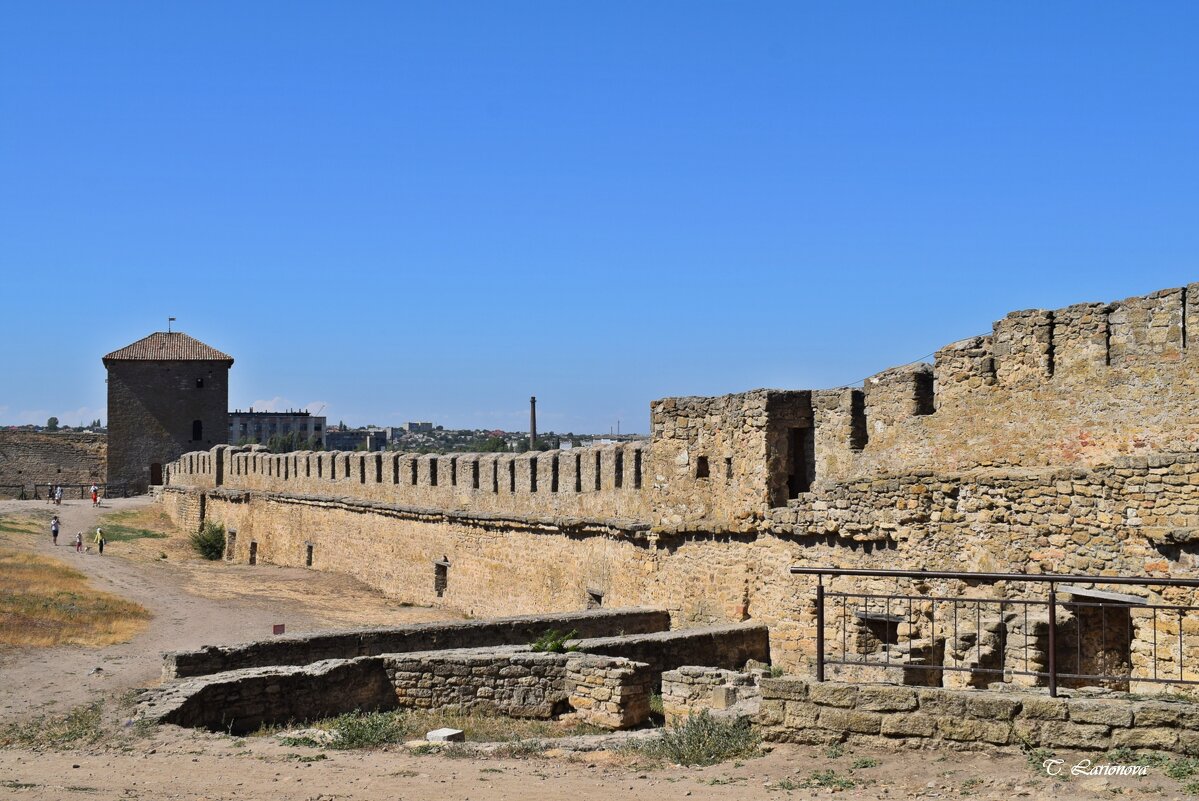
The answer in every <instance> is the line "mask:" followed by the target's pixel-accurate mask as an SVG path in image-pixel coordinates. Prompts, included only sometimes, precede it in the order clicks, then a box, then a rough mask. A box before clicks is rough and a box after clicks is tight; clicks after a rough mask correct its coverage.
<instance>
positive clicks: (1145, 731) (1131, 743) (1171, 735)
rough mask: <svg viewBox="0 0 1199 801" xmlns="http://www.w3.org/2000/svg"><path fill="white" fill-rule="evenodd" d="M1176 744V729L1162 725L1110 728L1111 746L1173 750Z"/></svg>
mask: <svg viewBox="0 0 1199 801" xmlns="http://www.w3.org/2000/svg"><path fill="white" fill-rule="evenodd" d="M1177 745H1178V730H1177V729H1170V728H1164V727H1152V728H1140V727H1139V726H1138V727H1137V728H1135V729H1112V747H1113V748H1119V747H1121V746H1125V747H1128V748H1156V749H1159V750H1162V751H1173V750H1174V748H1175V747H1176V746H1177Z"/></svg>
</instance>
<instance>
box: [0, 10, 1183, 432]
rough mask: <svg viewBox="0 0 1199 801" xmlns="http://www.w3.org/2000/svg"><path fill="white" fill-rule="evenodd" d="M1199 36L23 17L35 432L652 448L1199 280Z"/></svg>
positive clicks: (841, 17)
mask: <svg viewBox="0 0 1199 801" xmlns="http://www.w3.org/2000/svg"><path fill="white" fill-rule="evenodd" d="M1196 31H1199V5H1197V4H1194V3H1152V4H1146V3H1113V2H1105V3H1094V2H1080V3H1064V2H1057V3H1052V4H1045V3H985V4H984V3H968V4H963V3H896V2H884V3H824V4H815V3H799V2H783V3H762V2H757V3H729V2H721V3H703V2H690V1H689V2H645V1H644V0H638V2H629V3H620V2H602V3H600V2H596V3H590V4H584V3H562V2H548V1H547V2H537V3H528V2H481V3H464V2H450V3H445V2H430V3H420V4H411V3H400V2H380V3H367V2H354V3H332V2H330V3H304V2H293V1H290V0H289V2H279V3H270V2H253V3H243V2H238V3H216V2H204V3H151V2H143V3H121V2H108V3H96V2H84V3H77V4H73V3H62V2H27V3H17V2H11V3H6V4H5V5H4V12H3V14H2V15H0V273H2V286H3V295H4V303H3V314H2V315H0V341H2V343H3V345H2V347H0V366H2V370H0V376H2V378H0V382H2V384H0V421H2V422H5V423H21V422H44V420H45V419H46V417H47V416H49V415H50V414H55V415H57V416H59V417H60V418H62V419H63V422H64V423H70V424H75V423H78V422H79V421H81V420H88V419H91V418H92V417H97V416H99V417H102V418H104V419H107V413H106V411H105V409H104V406H105V388H104V371H103V367H102V365H101V363H100V357H101V356H102V355H103V354H104V353H106V352H108V351H109V350H113V349H115V348H118V347H121V346H123V345H126V344H128V343H129V342H132V341H134V340H136V339H138V338H140V337H142V336H144V335H146V334H148V333H149V332H151V331H155V330H162V329H163V328H164V327H165V322H166V318H167V316H168V315H174V316H176V317H178V318H179V322H178V324H177V325H178V329H179V330H183V331H186V332H188V333H190V334H192V335H193V336H196V337H198V338H199V339H202V340H203V341H205V342H207V343H209V344H211V345H213V346H215V347H217V348H220V349H222V350H224V351H226V352H228V353H230V354H232V355H233V356H234V357H235V358H236V360H237V362H236V364H235V365H234V367H233V371H232V374H231V391H230V404H231V406H241V407H245V406H249V405H251V404H255V405H258V406H263V405H265V404H266V403H268V402H271V401H273V402H274V403H275V404H276V405H281V406H287V405H291V406H307V405H309V404H313V405H314V406H313V408H315V407H317V406H320V405H321V404H326V405H327V407H326V409H325V413H326V414H328V415H329V416H330V417H331V418H332V419H333V420H339V419H344V420H345V421H346V422H347V423H351V424H362V423H377V424H391V423H398V422H401V421H403V420H410V419H411V420H423V419H429V420H434V421H436V422H438V423H441V424H444V425H446V426H453V427H459V426H461V427H467V426H470V427H473V426H481V427H488V428H490V427H504V428H512V429H519V428H521V427H522V426H524V425H525V422H526V415H527V401H528V396H529V395H530V394H536V395H537V396H538V398H539V411H540V422H541V427H542V428H543V429H551V428H553V429H556V430H559V431H565V430H568V429H573V430H576V431H579V430H600V431H607V430H608V428H609V427H610V426H611V425H613V424H614V422H615V420H616V419H618V418H619V419H621V420H622V421H623V423H622V427H623V428H624V430H626V431H627V430H637V431H645V430H646V429H647V427H648V416H649V415H648V403H649V401H650V400H651V399H653V398H657V397H662V396H666V395H685V394H719V393H724V392H733V391H739V390H745V389H749V388H752V387H758V386H775V387H826V386H836V385H842V384H847V383H850V382H854V381H857V380H860V379H861V378H863V377H864V376H866V375H868V374H870V373H872V372H876V371H878V370H881V369H884V368H886V367H888V366H891V365H894V364H898V363H903V362H907V361H911V360H913V359H916V358H918V357H921V356H923V355H925V354H927V353H929V352H931V351H932V350H934V349H935V348H937V347H939V346H941V345H943V344H945V343H948V342H950V341H953V340H955V339H959V338H962V337H964V336H968V335H972V334H976V333H984V332H986V331H989V330H990V325H991V322H992V321H993V320H994V319H997V318H999V317H1001V316H1003V315H1004V314H1005V313H1006V312H1008V311H1010V310H1013V309H1021V308H1031V307H1043V308H1054V307H1059V306H1064V305H1068V304H1070V303H1074V302H1081V301H1099V300H1115V299H1119V298H1122V297H1127V296H1129V295H1134V294H1141V293H1144V292H1148V291H1152V290H1154V289H1158V288H1163V287H1167V286H1177V285H1180V284H1183V283H1186V282H1189V281H1192V280H1196V279H1199V102H1197V99H1196V98H1197V95H1199V48H1197V47H1196V46H1195V34H1196Z"/></svg>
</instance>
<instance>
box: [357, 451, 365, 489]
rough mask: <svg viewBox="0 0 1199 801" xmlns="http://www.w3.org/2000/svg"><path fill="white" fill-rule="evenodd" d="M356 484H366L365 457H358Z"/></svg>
mask: <svg viewBox="0 0 1199 801" xmlns="http://www.w3.org/2000/svg"><path fill="white" fill-rule="evenodd" d="M358 483H359V484H365V483H366V457H365V456H359V457H358Z"/></svg>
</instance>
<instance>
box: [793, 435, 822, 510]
mask: <svg viewBox="0 0 1199 801" xmlns="http://www.w3.org/2000/svg"><path fill="white" fill-rule="evenodd" d="M815 444H816V442H815V434H814V430H813V429H812V427H811V426H807V427H805V428H788V429H787V497H788V498H798V497H799V494H800V493H801V492H809V491H810V490H811V489H812V479H813V478H815V475H814V474H815V472H816V469H815V468H816V466H815V464H814V456H815Z"/></svg>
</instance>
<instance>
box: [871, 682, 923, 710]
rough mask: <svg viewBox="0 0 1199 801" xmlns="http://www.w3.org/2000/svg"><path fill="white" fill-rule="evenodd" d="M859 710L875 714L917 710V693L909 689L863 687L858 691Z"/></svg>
mask: <svg viewBox="0 0 1199 801" xmlns="http://www.w3.org/2000/svg"><path fill="white" fill-rule="evenodd" d="M857 708H858V709H863V710H870V711H875V712H906V711H909V710H912V709H915V708H916V691H915V690H911V689H908V688H907V687H886V686H866V687H862V688H860V689H859V690H858V702H857Z"/></svg>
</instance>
